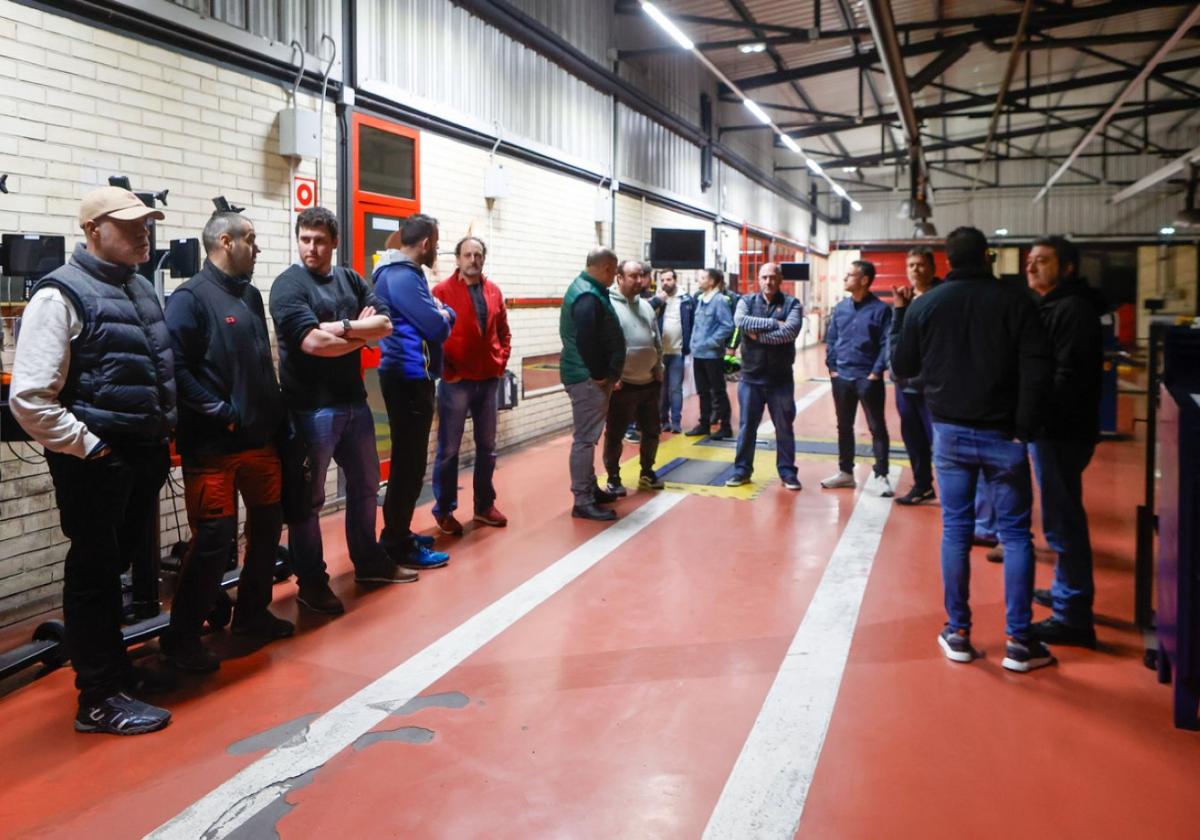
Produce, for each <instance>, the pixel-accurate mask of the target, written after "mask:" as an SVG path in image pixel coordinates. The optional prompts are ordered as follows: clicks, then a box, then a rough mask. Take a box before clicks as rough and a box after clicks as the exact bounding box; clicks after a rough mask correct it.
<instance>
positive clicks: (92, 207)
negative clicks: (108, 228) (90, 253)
mask: <svg viewBox="0 0 1200 840" xmlns="http://www.w3.org/2000/svg"><path fill="white" fill-rule="evenodd" d="M101 216H108V217H109V218H110V219H119V220H121V221H123V222H129V221H133V220H134V219H146V218H150V219H157V220H158V221H160V222H161V221H162V220H163V219H165V218H166V216H164V215H163V213H162V211H161V210H155V209H154V208H153V207H147V206H146V205H145V204H143V203H142V200H141V199H140V198H138V197H137V196H136V195H135V194H134V193H132V192H130V191H129V190H123V189H121V188H120V187H100V188H99V189H95V190H92V191H91V192H90V193H88V194H87V195H85V196H84V197H83V201H81V202H79V226H80V227H83V226H84V225H85V224H87V223H88V222H90V221H94V220H95V219H99V218H100V217H101Z"/></svg>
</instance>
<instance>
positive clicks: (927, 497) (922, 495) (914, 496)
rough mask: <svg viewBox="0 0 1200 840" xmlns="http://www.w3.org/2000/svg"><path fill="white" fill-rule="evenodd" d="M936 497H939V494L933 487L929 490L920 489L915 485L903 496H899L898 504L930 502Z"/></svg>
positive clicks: (897, 498)
mask: <svg viewBox="0 0 1200 840" xmlns="http://www.w3.org/2000/svg"><path fill="white" fill-rule="evenodd" d="M936 498H937V494H936V493H934V492H933V490H932V488H931V489H929V490H920V489H918V488H916V487H913V488H912V489H911V490H909V491H908V492H907V493H905V494H904V495H903V496H897V497H896V504H898V505H919V504H921V503H922V502H929V501H932V500H934V499H936Z"/></svg>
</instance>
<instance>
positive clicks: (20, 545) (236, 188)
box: [0, 0, 337, 625]
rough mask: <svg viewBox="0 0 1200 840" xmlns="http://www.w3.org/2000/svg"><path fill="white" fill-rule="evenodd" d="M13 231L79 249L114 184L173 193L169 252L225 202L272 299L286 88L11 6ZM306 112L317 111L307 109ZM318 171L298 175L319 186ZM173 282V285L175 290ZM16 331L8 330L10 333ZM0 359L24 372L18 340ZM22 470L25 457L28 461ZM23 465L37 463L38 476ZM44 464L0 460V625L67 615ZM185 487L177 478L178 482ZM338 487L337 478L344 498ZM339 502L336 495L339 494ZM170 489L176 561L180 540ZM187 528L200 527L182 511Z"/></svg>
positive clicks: (8, 76) (0, 132)
mask: <svg viewBox="0 0 1200 840" xmlns="http://www.w3.org/2000/svg"><path fill="white" fill-rule="evenodd" d="M0 56H2V58H0V172H8V173H10V175H9V180H8V185H9V189H10V190H11V193H10V194H9V195H3V196H0V230H3V231H5V232H16V231H22V232H37V233H48V234H62V235H65V236H66V237H67V247H68V249H70V248H72V247H73V246H74V244H75V242H76V241H77V240H78V237H79V231H78V228H77V226H76V214H77V211H78V207H79V199H80V197H82V196H83V194H84V193H85V192H87V191H88V190H90V189H92V188H93V187H95V186H99V185H103V184H105V183H107V178H108V176H109V175H116V174H121V175H127V176H129V178H130V181H131V182H132V183H133V186H134V188H135V189H144V190H155V191H157V190H162V189H168V190H170V193H169V195H168V198H167V206H166V207H165V208H164V212H165V213H166V215H167V218H166V220H165V221H163V222H161V223H160V224H159V227H158V232H157V236H158V242H159V245H160V247H162V245H163V243H165V242H166V241H168V240H169V239H173V238H180V237H194V236H199V233H200V230H201V228H202V227H203V225H204V223H205V222H206V221H207V219H208V217H209V215H210V214H211V212H212V209H213V207H212V203H211V199H212V198H213V197H214V196H216V195H221V194H223V195H225V196H226V197H227V198H229V200H230V201H232V202H233V203H235V204H237V205H239V206H245V207H246V216H247V217H248V218H249V219H251V220H252V221H253V222H254V223H255V227H256V228H257V231H258V242H259V245H260V247H261V248H262V249H263V254H262V256H261V257H260V258H259V262H258V268H257V272H256V277H255V283H256V285H258V286H259V287H260V288H261V289H263V290H264V291H266V290H268V289H269V287H270V283H271V280H272V279H273V278H274V277H275V276H276V275H277V274H278V273H279V272H281V271H282V270H283V269H284V268H285V267H286V266H287V265H288V263H290V262H291V251H290V248H291V247H292V244H291V243H292V235H291V230H290V214H289V200H290V173H289V165H288V162H287V160H286V159H285V158H282V157H280V156H279V155H277V154H276V153H275V152H274V151H273V150H274V149H275V148H276V142H277V125H276V116H275V115H276V113H277V112H278V111H279V110H280V109H282V108H284V107H286V104H287V93H288V90H287V89H285V88H284V87H283V86H280V85H275V84H270V83H267V82H263V81H261V80H257V79H251V78H250V77H248V76H245V75H242V74H240V73H235V72H232V71H229V70H225V69H219V68H216V67H213V66H210V65H207V64H205V63H203V62H200V61H196V60H193V59H191V58H186V57H183V56H180V55H176V54H174V53H171V52H169V51H167V50H165V49H162V48H160V47H156V46H153V45H150V44H143V43H139V42H137V41H133V40H131V39H129V38H125V37H122V36H120V35H116V34H113V33H109V32H104V31H102V30H99V29H95V28H93V27H89V26H86V25H84V24H80V23H76V22H75V21H72V20H69V19H66V18H61V17H57V16H55V15H52V14H49V13H43V12H39V11H37V10H33V9H30V8H28V7H25V6H19V5H17V4H15V3H12V2H9V1H8V0H0ZM299 99H300V101H299V105H300V106H301V107H308V108H315V107H316V105H317V103H316V101H315V98H314V97H311V96H307V95H303V94H302V95H301V96H300V97H299ZM325 141H326V142H325V161H324V172H325V181H324V188H325V190H326V196H325V199H326V201H327V203H329V204H330V205H334V204H335V203H336V202H335V192H334V190H335V189H336V177H337V127H336V119H335V117H334V112H333V108H332V107H327V108H326V124H325ZM315 173H316V165H315V162H313V161H305V162H304V163H303V164H301V165H300V167H299V170H298V174H301V175H306V176H309V177H311V176H313V175H314V174H315ZM170 285H171V281H168V288H170ZM6 326H7V325H6ZM5 332H6V339H5V340H6V342H7V344H6V345H5V347H4V348H3V350H0V354H2V355H0V358H2V360H3V362H4V364H5V367H6V368H7V367H10V366H11V362H12V351H13V347H12V344H11V342H12V335H11V332H12V331H11V329H7V330H6V331H5ZM18 456H19V457H18ZM20 458H23V459H26V461H29V462H33V463H25V462H23V461H22V460H20ZM41 462H42V457H41V453H40V451H39V450H37V449H35V448H33V447H30V446H28V445H25V444H16V445H14V446H13V447H12V448H11V449H10V448H9V447H8V446H0V625H3V624H7V623H11V622H13V621H17V620H19V619H21V618H24V617H25V616H28V615H32V614H35V613H38V612H41V611H43V610H46V609H48V608H51V607H54V606H56V605H57V604H58V603H59V601H60V598H61V576H62V561H63V557H64V555H65V552H66V548H67V541H66V538H65V537H64V536H63V535H62V532H61V531H60V530H59V527H58V512H57V510H56V509H55V506H54V494H53V490H52V488H51V485H50V476H49V474H48V473H47V472H46V471H45V466H44V464H43V463H41ZM174 478H175V480H176V481H177V482H180V477H179V475H178V471H176V474H175V476H174ZM335 482H336V476H335V475H333V474H331V476H330V483H331V491H332V490H333V489H335V486H336V485H335ZM331 495H332V493H331ZM170 498H171V495H170V492H169V488H165V489H164V493H163V510H162V513H163V548H164V551H165V550H169V548H170V546H171V544H172V543H173V542H174V541H175V540H176V539H178V538H179V537H177V536H176V533H177V532H176V528H175V521H176V520H175V511H174V508H173V507H172V503H171V501H170ZM178 506H179V508H180V510H179V517H180V521H182V522H183V532H184V533H183V535H182V538H183V539H186V538H187V524H186V520H185V519H184V516H183V511H182V499H179V500H178Z"/></svg>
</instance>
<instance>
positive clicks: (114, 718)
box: [11, 187, 175, 735]
mask: <svg viewBox="0 0 1200 840" xmlns="http://www.w3.org/2000/svg"><path fill="white" fill-rule="evenodd" d="M162 218H163V214H162V213H161V212H160V211H158V210H155V209H154V208H152V207H147V206H146V205H145V204H143V203H142V201H141V199H139V198H138V197H137V196H136V195H135V194H133V193H132V192H130V191H129V190H123V189H120V188H117V187H102V188H100V189H97V190H93V191H92V192H89V193H88V194H87V195H85V196H84V197H83V200H82V202H80V206H79V226H80V228H82V229H83V242H81V243H79V244H78V245H76V246H75V251H74V253H72V254H71V258H70V259H69V260H68V261H67V263H66V265H64V266H62V267H61V268H59V269H56V270H55V271H52V272H51V273H50V274H48V275H46V277H45V278H44V279H43V280H42V281H41V282H40V283H39V284H38V286H37V287H36V289H35V290H34V294H33V297H32V299H31V300H30V301H29V305H28V306H27V307H26V309H25V314H24V317H23V325H22V329H21V335H20V338H19V339H18V341H17V352H16V358H15V360H14V363H13V379H12V389H11V406H12V412H13V416H14V417H15V418H16V420H17V422H18V423H20V424H21V427H22V428H24V429H25V431H26V432H28V433H29V435H30V436H31V437H32V438H33V439H34V440H35V441H36V442H38V443H40V444H41V445H42V446H43V447H45V451H46V463H47V465H48V466H49V468H50V476H51V478H52V479H53V481H54V491H55V497H56V499H57V502H58V509H59V517H60V521H61V523H62V530H63V533H64V534H66V536H67V538H68V539H69V540H70V541H71V544H70V547H69V548H68V550H67V557H66V563H65V568H64V572H63V616H64V619H65V621H66V644H67V653H68V655H69V656H70V658H71V665H72V666H73V667H74V669H75V686H76V687H77V688H78V689H79V713H78V715H77V716H76V718H75V729H76V730H77V731H79V732H107V733H112V734H116V735H138V734H141V733H143V732H153V731H155V730H157V729H162V728H163V727H164V726H166V725H167V724H168V723H169V722H170V720H171V714H170V712H168V711H167V710H166V709H160V708H158V707H157V706H152V705H149V704H147V703H143V702H141V701H139V700H135V699H134V698H133V697H131V696H130V692H139V693H140V692H142V691H148V690H152V689H153V688H154V687H156V686H155V684H156V683H159V682H160V680H159V679H158V675H156V674H154V673H153V672H147V671H145V670H144V669H139V668H135V667H134V665H133V664H132V662H131V661H130V659H129V655H128V654H127V652H126V650H125V642H124V639H123V638H122V636H121V572H122V570H123V569H124V567H125V566H126V564H127V563H128V560H129V558H131V557H137V556H141V555H144V554H145V553H147V552H150V551H152V550H153V547H152V545H151V542H150V541H151V540H152V539H153V535H154V529H155V528H157V527H158V523H157V522H156V515H157V500H158V493H159V490H160V489H161V488H162V485H163V482H164V481H165V479H166V475H167V467H168V453H167V440H168V437H169V436H170V434H171V432H172V429H173V428H174V426H175V364H174V357H173V355H172V351H171V339H170V336H169V335H168V333H167V327H166V323H165V322H164V319H163V310H162V307H161V306H160V305H159V302H158V298H157V297H156V296H155V293H154V288H153V286H151V285H150V283H149V281H147V280H146V279H145V278H144V277H141V276H139V275H138V274H137V273H136V267H137V266H138V265H139V264H141V263H143V262H146V261H147V260H148V259H149V258H150V234H149V229H148V225H149V223H150V220H151V219H157V220H161V219H162Z"/></svg>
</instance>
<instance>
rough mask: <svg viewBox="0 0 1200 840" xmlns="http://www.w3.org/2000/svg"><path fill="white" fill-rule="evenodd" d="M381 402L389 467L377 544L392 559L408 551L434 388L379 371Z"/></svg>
mask: <svg viewBox="0 0 1200 840" xmlns="http://www.w3.org/2000/svg"><path fill="white" fill-rule="evenodd" d="M379 384H380V385H381V386H382V390H383V402H384V405H386V406H387V413H388V422H389V423H391V426H392V465H391V469H390V470H389V471H388V483H387V493H386V494H385V495H384V497H383V533H382V534H381V535H380V539H379V542H380V543H381V544H382V545H383V547H384V550H386V551H387V553H388V554H389V555H390V556H391V557H392V558H393V559H395V560H401V559H403V558H404V557H405V556H407V555H408V553H409V552H410V551H411V550H412V518H413V510H414V509H415V508H416V506H417V498H418V497H419V496H420V495H421V483H422V482H423V481H424V480H425V468H426V467H427V466H428V465H429V430H430V429H431V428H432V427H433V399H434V385H433V382H432V381H431V380H429V379H405V378H403V377H401V376H397V375H396V374H394V373H390V372H388V371H380V372H379Z"/></svg>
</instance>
